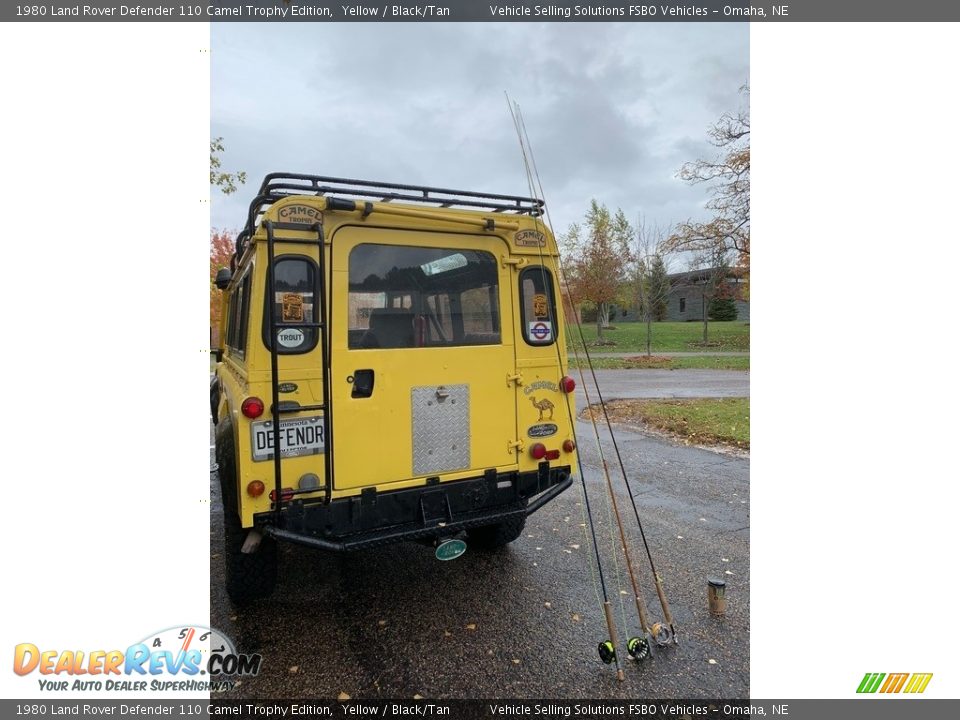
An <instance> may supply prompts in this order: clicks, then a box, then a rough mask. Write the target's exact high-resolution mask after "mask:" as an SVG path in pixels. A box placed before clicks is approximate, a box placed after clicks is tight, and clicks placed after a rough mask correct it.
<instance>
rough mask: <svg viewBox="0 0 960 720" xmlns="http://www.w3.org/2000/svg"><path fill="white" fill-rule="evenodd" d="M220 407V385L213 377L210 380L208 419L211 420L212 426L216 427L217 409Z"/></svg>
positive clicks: (215, 377)
mask: <svg viewBox="0 0 960 720" xmlns="http://www.w3.org/2000/svg"><path fill="white" fill-rule="evenodd" d="M219 405H220V383H219V381H218V380H217V376H216V375H214V376H213V377H212V378H210V417H212V418H213V424H214V425H216V424H217V422H218V419H217V407H218V406H219Z"/></svg>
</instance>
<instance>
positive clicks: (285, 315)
mask: <svg viewBox="0 0 960 720" xmlns="http://www.w3.org/2000/svg"><path fill="white" fill-rule="evenodd" d="M274 268H275V270H274V279H273V303H272V304H271V303H270V302H269V298H267V307H266V310H265V313H264V317H263V342H264V344H265V345H266V346H267V347H270V342H271V338H270V317H269V315H268V313H270V312H271V311H272V312H273V313H274V317H275V318H276V322H277V323H278V324H286V323H290V324H296V323H312V322H317V321H318V320H317V310H319V307H318V306H317V305H316V302H315V301H316V292H317V288H316V284H317V280H316V276H317V274H316V268H315V266H314V264H313V261H312V260H310V259H308V258H305V257H302V256H296V257H281V258H278V259H277V260H276V261H275V262H274ZM276 334H277V339H278V343H277V352H278V353H283V354H287V355H289V354H296V353H303V352H307V351H308V350H312V349H313V347H314V346H315V345H316V344H317V329H316V328H292V327H291V328H279V329H278V330H277V333H276Z"/></svg>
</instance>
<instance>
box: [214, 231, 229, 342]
mask: <svg viewBox="0 0 960 720" xmlns="http://www.w3.org/2000/svg"><path fill="white" fill-rule="evenodd" d="M233 250H234V241H233V237H232V236H231V235H230V234H229V233H228V232H226V231H225V230H220V231H217V230H211V231H210V328H211V330H212V331H213V332H216V329H217V328H219V327H220V307H221V299H222V293H221V291H220V290H218V289H217V286H216V284H215V281H216V278H217V271H218V270H220V269H221V268H228V267H230V259H231V258H232V257H233Z"/></svg>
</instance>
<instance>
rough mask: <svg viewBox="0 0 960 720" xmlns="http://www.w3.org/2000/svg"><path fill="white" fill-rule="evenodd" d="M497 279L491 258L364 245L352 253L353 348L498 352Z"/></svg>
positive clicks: (475, 253)
mask: <svg viewBox="0 0 960 720" xmlns="http://www.w3.org/2000/svg"><path fill="white" fill-rule="evenodd" d="M498 278H499V276H498V265H497V260H496V258H495V257H494V256H493V255H492V254H490V253H488V252H483V251H479V250H463V249H453V248H423V247H412V246H405V245H378V244H373V243H367V244H363V245H358V246H357V247H355V248H354V249H353V250H352V251H351V253H350V292H349V298H348V302H347V314H348V319H347V322H348V327H349V335H348V346H349V347H350V348H351V349H354V350H364V349H376V348H414V347H451V346H461V345H498V344H499V343H500V305H499V282H498Z"/></svg>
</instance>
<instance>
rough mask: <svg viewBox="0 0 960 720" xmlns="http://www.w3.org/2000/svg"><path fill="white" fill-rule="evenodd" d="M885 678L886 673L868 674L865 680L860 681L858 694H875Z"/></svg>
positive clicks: (864, 677)
mask: <svg viewBox="0 0 960 720" xmlns="http://www.w3.org/2000/svg"><path fill="white" fill-rule="evenodd" d="M885 677H886V673H867V674H866V675H864V676H863V680H861V681H860V686H859V687H858V688H857V692H858V693H875V692H876V691H877V688H879V687H880V683H882V682H883V678H885Z"/></svg>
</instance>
